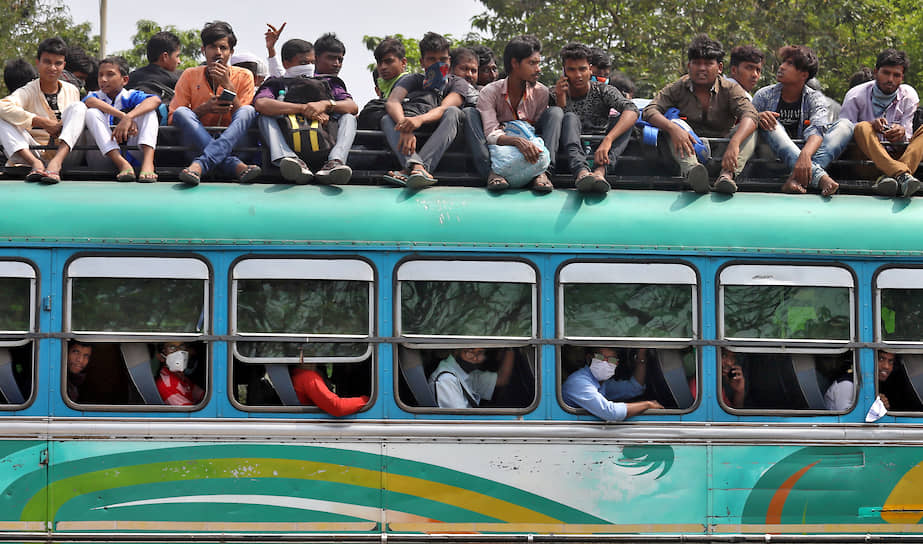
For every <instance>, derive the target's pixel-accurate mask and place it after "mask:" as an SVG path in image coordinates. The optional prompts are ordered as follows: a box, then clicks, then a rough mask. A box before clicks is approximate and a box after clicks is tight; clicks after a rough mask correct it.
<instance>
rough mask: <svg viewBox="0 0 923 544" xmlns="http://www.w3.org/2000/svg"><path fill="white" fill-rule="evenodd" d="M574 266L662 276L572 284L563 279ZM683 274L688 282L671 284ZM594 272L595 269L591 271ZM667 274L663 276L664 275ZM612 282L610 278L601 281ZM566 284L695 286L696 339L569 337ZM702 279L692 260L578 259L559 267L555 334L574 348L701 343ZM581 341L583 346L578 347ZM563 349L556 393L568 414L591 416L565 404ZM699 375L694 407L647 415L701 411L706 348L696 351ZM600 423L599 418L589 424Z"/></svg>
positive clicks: (557, 349)
mask: <svg viewBox="0 0 923 544" xmlns="http://www.w3.org/2000/svg"><path fill="white" fill-rule="evenodd" d="M572 266H587V268H588V269H589V268H591V267H596V268H598V271H595V272H596V274H599V273H601V272H602V271H603V269H604V268H607V267H613V268H616V267H617V268H622V269H623V270H625V271H626V272H628V271H632V270H637V271H638V272H640V271H641V269H643V268H647V270H646V272H650V271H652V270H653V271H655V272H657V273H658V275H657V276H655V279H656V280H657V281H640V282H639V281H589V279H584V281H568V280H567V279H564V278H562V276H563V275H564V274H565V273H566V271H567V269H568V268H569V267H572ZM670 270H674V271H677V272H679V271H682V272H683V273H690V275H689V277H688V278H687V281H667V278H668V276H669V271H670ZM588 271H589V272H593V270H592V269H591V270H588ZM661 271H662V272H663V273H664V275H663V276H661V275H659V273H660V272H661ZM594 275H595V274H593V275H590V276H588V278H591V277H593V276H594ZM600 279H601V280H602V279H606V280H609V279H610V278H608V277H606V278H600ZM566 283H581V284H589V283H626V284H638V283H644V284H646V283H650V284H654V285H689V286H691V287H692V333H693V335H692V337H690V338H678V339H670V338H660V337H655V338H646V337H631V336H628V337H600V338H596V337H573V336H567V334H566V331H565V329H564V284H566ZM701 290H702V278H701V275H700V274H699V270H698V268H696V266H695V265H693V264H692V263H691V262H689V261H685V260H682V259H643V258H636V259H585V258H576V259H568V260H566V261H564V262H562V263H561V264H560V265H558V269H557V270H556V271H555V293H556V300H555V331H556V337H557V338H558V339H559V340H572V341H574V342H575V344H574V345H584V344H587V343H591V342H592V343H595V344H602V345H610V346H612V347H628V348H631V347H654V348H663V349H675V348H682V347H688V346H690V345H691V344H692V343H693V342H695V341H697V340H701V338H702V304H701V301H702V293H701ZM577 342H579V344H576V343H577ZM561 350H562V346H560V345H558V346H555V376H556V379H555V382H556V383H555V392H556V396H557V401H558V405H559V406H560V407H561V409H562V410H564V411H565V412H567V413H570V414H574V415H581V416H590V413H589V412H587V411H586V410H584V409H583V408H576V407H573V406H571V405H570V404H568V403H567V402H565V401H564V396H563V391H562V387H563V385H564V380H565V379H566V377H565V376H563V375H562V359H563V356H562V353H561ZM695 372H696V393H695V398H694V399H693V401H692V404H691V405H690V406H689V407H688V408H664V409H660V410H647V411H645V413H644V415H645V416H648V415H657V416H666V415H679V414H688V413H691V412H694V411H695V410H697V409H698V407H699V405H700V404H701V403H702V380H701V379H699V376H701V375H702V349H701V348H697V349H695ZM594 422H598V420H596V419H595V418H594V419H593V421H589V423H594Z"/></svg>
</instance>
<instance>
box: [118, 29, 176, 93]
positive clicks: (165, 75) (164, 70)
mask: <svg viewBox="0 0 923 544" xmlns="http://www.w3.org/2000/svg"><path fill="white" fill-rule="evenodd" d="M179 51H180V41H179V38H178V37H177V36H176V34H173V33H172V32H167V31H162V32H158V33H157V34H154V35H153V36H151V39H150V40H148V41H147V61H148V64H147V66H142V67H141V68H138V69H137V70H135V71H133V72H132V73H131V74H130V75H129V76H128V84H127V85H125V88H126V89H137V90H139V91H142V92H145V93H147V94H155V95H157V96H159V97H160V99H161V100H162V101H163V102H164V103H169V101H170V99H171V98H173V89H175V88H176V82H177V81H179V76H180V73H179V72H177V71H176V68H177V67H178V66H179V61H180V58H179Z"/></svg>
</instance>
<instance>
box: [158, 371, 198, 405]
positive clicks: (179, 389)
mask: <svg viewBox="0 0 923 544" xmlns="http://www.w3.org/2000/svg"><path fill="white" fill-rule="evenodd" d="M157 391H158V392H159V393H160V398H162V399H163V401H164V402H166V403H167V404H171V405H173V406H191V405H193V404H198V403H199V401H201V400H202V397H204V396H205V391H204V390H203V389H202V388H201V387H199V386H198V385H196V384H195V383H193V381H192V380H190V379H189V378H187V377H186V376H185V375H184V374H183V373H182V372H172V371H170V370H169V369H168V368H167V367H166V366H162V367H160V374H159V375H158V376H157Z"/></svg>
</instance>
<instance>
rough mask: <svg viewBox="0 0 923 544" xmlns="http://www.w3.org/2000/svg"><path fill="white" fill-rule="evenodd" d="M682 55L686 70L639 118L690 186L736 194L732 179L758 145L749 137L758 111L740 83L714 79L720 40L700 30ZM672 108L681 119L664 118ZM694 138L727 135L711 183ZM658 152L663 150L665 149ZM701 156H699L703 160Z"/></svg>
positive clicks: (719, 61) (719, 59)
mask: <svg viewBox="0 0 923 544" xmlns="http://www.w3.org/2000/svg"><path fill="white" fill-rule="evenodd" d="M686 55H687V57H688V59H689V62H688V64H687V68H688V70H689V73H688V74H687V75H685V76H683V77H682V78H680V79H679V80H677V81H675V82H673V83H671V84H669V85H667V86H666V87H664V88H663V89H661V90H660V92H658V93H657V96H655V97H654V100H652V101H651V103H650V104H649V105H648V106H647V107H645V108H644V114H643V118H644V120H645V121H647V122H648V123H650V124H652V125H654V126H655V127H657V128H659V129H660V130H661V136H662V137H663V140H662V141H661V142H659V143H661V144H663V145H665V147H667V148H668V149H669V151H668V153H669V154H670V155H671V156H672V159H673V160H674V161H675V162H677V163H679V167H680V172H681V173H682V175H683V177H684V178H685V180H686V183H687V184H689V185H690V186H691V187H692V189H693V190H695V191H696V192H697V193H707V192H708V191H709V190H711V189H712V188H714V190H715V191H718V192H722V193H734V192H736V191H737V184H736V183H735V182H734V178H735V177H736V176H737V175H739V174H740V172H741V171H742V170H743V169H744V166H746V164H747V161H748V160H750V156H751V155H752V154H753V150H754V148H755V146H756V142H755V140H756V138H754V137H753V132H754V131H755V130H756V121H757V115H756V110H755V109H754V108H753V104H751V103H750V100H749V99H748V98H747V94H746V92H745V91H744V90H743V88H742V87H741V86H740V85H738V84H736V83H732V82H730V81H728V80H726V79H724V78H721V77H718V75H719V74H720V73H721V69H722V68H723V66H724V63H723V62H722V61H723V59H724V49H723V48H722V46H721V43H719V42H717V41H715V40H712V39H711V38H709V37H708V36H707V35H705V34H700V35H698V36H696V37H695V38H694V39H693V40H692V43H690V44H689V49H688V51H687V52H686ZM671 108H676V109H677V110H679V117H680V118H681V119H667V118H666V117H665V116H664V114H666V113H667V110H669V109H671ZM683 119H685V121H683ZM698 136H704V137H707V138H730V139H731V141H730V142H728V146H727V149H726V150H725V151H724V156H723V158H722V160H721V174H720V175H719V176H718V179H717V180H715V184H714V187H712V186H710V185H709V182H708V170H706V168H705V166H704V165H703V164H701V163H700V162H699V158H697V156H696V150H695V146H696V145H697V138H698ZM661 151H662V154H665V153H664V151H665V150H664V149H663V148H661ZM705 159H707V157H705V156H703V157H702V160H703V161H704V160H705Z"/></svg>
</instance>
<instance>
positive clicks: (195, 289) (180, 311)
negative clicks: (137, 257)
mask: <svg viewBox="0 0 923 544" xmlns="http://www.w3.org/2000/svg"><path fill="white" fill-rule="evenodd" d="M204 305H205V294H204V282H203V281H202V280H184V279H162V278H158V279H151V278H74V279H73V302H72V308H71V323H72V328H73V330H79V331H121V332H126V331H131V332H197V324H198V322H199V318H200V317H201V315H202V309H203V307H204Z"/></svg>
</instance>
